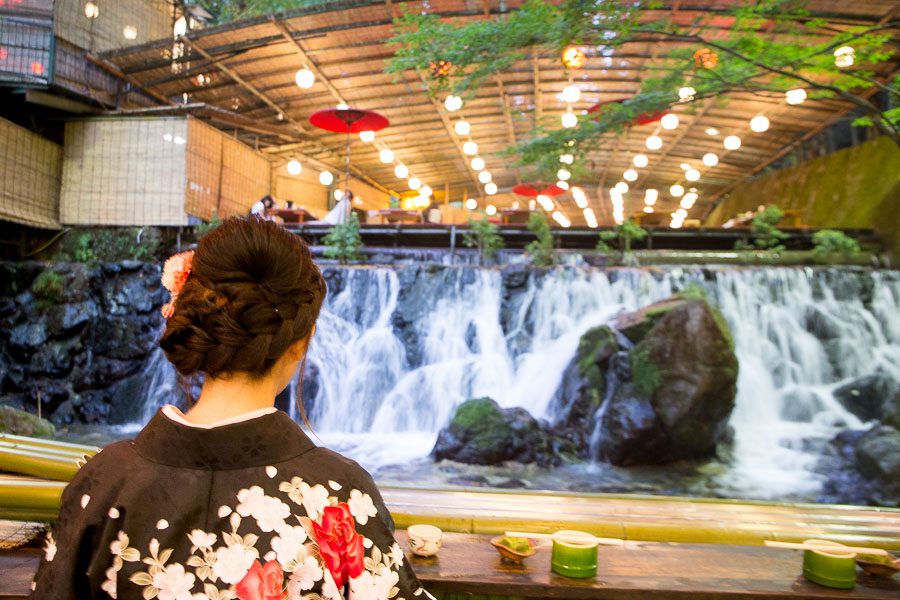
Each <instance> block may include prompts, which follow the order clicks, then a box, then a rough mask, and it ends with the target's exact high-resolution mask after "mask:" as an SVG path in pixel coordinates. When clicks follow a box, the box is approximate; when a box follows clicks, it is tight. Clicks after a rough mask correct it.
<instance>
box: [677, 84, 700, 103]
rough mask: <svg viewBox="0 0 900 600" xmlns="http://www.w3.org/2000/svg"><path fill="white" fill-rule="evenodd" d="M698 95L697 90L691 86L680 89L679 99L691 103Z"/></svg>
mask: <svg viewBox="0 0 900 600" xmlns="http://www.w3.org/2000/svg"><path fill="white" fill-rule="evenodd" d="M696 95H697V90H695V89H694V88H692V87H691V86H689V85H686V86H684V87H682V88H679V89H678V99H679V100H681V101H682V102H690V101H691V100H693V99H694V96H696Z"/></svg>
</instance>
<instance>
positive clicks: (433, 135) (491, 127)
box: [104, 0, 900, 224]
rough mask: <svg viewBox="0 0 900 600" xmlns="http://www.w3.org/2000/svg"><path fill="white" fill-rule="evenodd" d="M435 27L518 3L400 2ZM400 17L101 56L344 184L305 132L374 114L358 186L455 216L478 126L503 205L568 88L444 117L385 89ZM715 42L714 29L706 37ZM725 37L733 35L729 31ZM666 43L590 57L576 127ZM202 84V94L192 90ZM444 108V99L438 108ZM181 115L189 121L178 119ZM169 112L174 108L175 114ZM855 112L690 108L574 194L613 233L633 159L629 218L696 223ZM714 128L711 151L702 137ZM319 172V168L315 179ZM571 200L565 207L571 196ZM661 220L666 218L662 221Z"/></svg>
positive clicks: (701, 104)
mask: <svg viewBox="0 0 900 600" xmlns="http://www.w3.org/2000/svg"><path fill="white" fill-rule="evenodd" d="M732 3H733V0H712V1H709V0H706V1H704V2H703V3H693V2H690V0H673V1H667V2H664V5H665V8H664V9H663V10H660V11H658V14H657V15H656V16H658V17H660V18H662V17H665V18H669V19H671V20H673V21H676V22H679V23H682V24H684V25H689V24H690V23H692V22H693V20H694V19H695V17H697V16H698V14H699V13H701V12H703V13H708V12H715V11H720V10H722V8H723V7H726V6H727V5H729V4H732ZM423 4H424V5H425V8H424V9H425V10H429V11H431V12H437V13H439V14H442V15H446V16H448V17H458V18H463V19H481V18H486V17H487V16H496V15H497V14H500V13H502V12H505V11H508V10H511V9H515V8H516V7H517V6H519V5H521V0H507V1H504V0H483V1H479V0H432V1H431V2H425V3H422V2H409V3H406V4H405V6H407V7H408V10H423ZM898 4H900V3H898V2H896V1H895V0H861V1H856V0H854V1H853V2H846V1H842V0H813V1H812V2H809V4H808V7H809V8H810V9H811V10H812V12H813V14H814V15H815V16H821V17H823V18H826V19H827V20H828V21H829V23H830V24H831V27H833V28H837V29H841V28H847V27H850V26H854V25H866V24H875V23H886V22H888V21H889V20H890V19H892V18H894V16H895V15H896V14H897V13H898V12H900V11H898ZM400 10H401V6H400V5H399V3H393V2H391V0H387V1H355V2H333V3H329V4H328V5H327V7H318V8H314V9H300V10H295V11H291V12H288V13H285V14H279V15H277V16H273V17H259V18H254V19H250V20H246V21H241V22H236V23H231V24H227V25H223V26H219V27H215V28H210V29H206V30H202V31H196V32H191V33H190V34H189V36H188V38H187V39H185V41H184V49H183V50H184V58H183V59H180V60H179V61H177V62H176V63H175V66H173V60H172V51H173V41H172V40H171V39H168V40H160V41H157V42H153V43H149V44H144V45H142V46H137V47H131V48H128V49H123V50H119V51H114V52H110V53H107V54H105V55H104V57H105V58H106V59H108V60H109V61H110V62H112V63H114V64H115V65H116V66H117V67H118V68H119V69H121V70H122V71H123V72H124V73H125V74H127V75H128V76H130V77H131V78H132V81H134V82H135V83H137V84H139V85H140V86H141V87H142V88H143V90H144V91H145V92H146V93H148V94H150V95H152V96H153V97H154V98H155V99H156V100H157V101H159V102H160V105H161V106H165V105H169V106H168V108H165V109H164V110H166V111H177V110H188V111H190V112H193V113H194V114H196V115H197V116H200V117H201V118H205V119H207V120H209V121H211V122H212V123H214V124H215V125H217V126H218V127H220V128H224V129H225V130H226V131H231V130H233V131H234V132H235V133H236V135H238V136H239V137H241V139H243V140H244V141H245V142H248V143H250V144H251V145H258V147H259V148H261V149H265V150H267V151H269V152H272V153H273V154H276V155H278V156H281V157H283V158H284V159H285V160H286V159H288V158H293V157H297V158H300V159H301V161H302V160H303V157H306V158H307V159H308V160H311V161H312V164H313V165H318V166H319V167H320V168H321V167H325V166H327V167H330V168H331V169H332V170H333V171H335V172H338V171H340V170H341V169H342V166H343V156H344V144H345V138H344V136H343V135H341V134H334V133H328V132H325V131H321V130H319V129H317V128H315V127H313V126H312V125H310V124H309V122H308V118H309V116H310V115H311V114H313V113H314V112H316V111H319V110H323V109H327V108H333V107H335V106H336V105H337V104H338V103H339V102H346V103H347V104H349V105H350V106H352V107H355V108H363V109H369V110H375V111H378V112H379V113H381V114H383V115H385V116H386V117H388V118H389V119H390V121H391V125H390V127H388V128H387V129H385V130H383V131H381V132H379V133H378V134H377V140H376V143H374V144H371V143H370V144H365V143H363V142H361V141H359V138H358V137H356V136H354V138H353V151H352V156H353V165H354V174H355V175H356V176H357V177H359V178H360V179H363V180H365V181H367V182H369V183H372V184H375V185H377V186H378V187H380V188H382V189H387V190H392V191H396V192H404V191H406V190H407V186H406V182H405V181H404V180H400V179H398V178H397V177H396V176H395V175H394V165H395V164H396V163H397V162H402V163H403V164H405V165H407V166H408V167H409V169H410V174H411V175H415V176H416V177H419V178H420V179H421V180H422V181H423V182H424V183H427V184H428V185H430V186H431V187H432V188H433V189H434V191H435V195H436V197H437V198H438V199H443V193H444V190H445V189H446V188H445V186H447V187H449V190H450V198H451V200H460V199H462V198H463V197H467V196H474V197H479V196H482V195H483V192H482V190H483V187H482V185H481V184H480V183H478V181H477V174H476V173H475V172H474V171H473V170H472V169H471V168H470V167H469V166H468V163H469V159H470V158H471V157H466V156H464V155H463V153H462V149H461V145H462V142H463V141H464V140H463V139H461V138H460V137H459V136H457V135H456V134H455V133H454V131H453V128H452V123H453V122H454V121H456V120H457V119H458V118H459V117H464V118H465V119H466V120H468V121H469V122H470V123H471V125H472V133H471V138H472V139H473V140H474V141H475V142H477V143H478V146H479V155H480V156H482V157H483V158H484V159H485V161H486V163H487V169H488V170H489V171H490V172H491V173H492V175H493V181H494V182H495V183H496V184H497V185H498V186H499V189H500V194H499V195H498V196H497V198H496V199H497V202H496V203H497V204H499V205H500V206H503V205H506V204H507V203H508V202H509V201H510V200H511V198H512V196H511V195H509V194H504V192H508V191H509V190H510V188H511V187H512V186H513V185H515V184H516V183H517V182H518V181H520V180H521V178H522V177H523V174H522V172H521V171H519V170H518V169H517V168H515V166H514V165H512V164H511V162H510V161H509V159H506V158H503V157H502V156H500V153H501V151H502V150H504V149H505V148H506V147H508V146H509V145H510V143H512V142H514V141H517V140H519V141H521V140H523V139H527V138H528V136H529V135H531V131H532V128H533V127H534V124H535V121H536V119H537V120H540V119H547V122H548V123H553V124H554V125H557V126H558V123H559V117H560V115H561V114H562V112H563V111H564V110H565V103H564V102H563V101H562V100H561V99H560V98H559V97H558V94H559V92H560V91H561V90H562V88H563V87H564V86H565V85H566V84H567V81H566V75H565V73H564V71H563V68H562V65H561V63H560V61H559V57H558V56H557V55H556V54H555V53H549V52H547V53H544V54H541V55H538V56H536V57H534V58H533V59H532V60H528V61H523V62H521V63H518V64H516V65H514V66H513V67H512V68H511V69H509V70H508V71H506V72H505V73H503V75H502V77H499V78H496V79H494V80H493V81H492V83H491V84H489V85H485V86H483V87H481V88H480V89H479V90H477V92H476V93H475V95H474V97H472V98H467V100H466V104H465V106H464V108H463V110H462V111H459V112H456V113H447V112H446V110H444V108H443V104H442V102H440V101H436V100H432V99H431V98H430V97H429V96H428V95H427V94H426V92H425V85H424V83H423V81H422V80H421V79H420V78H419V76H418V75H417V74H416V73H413V72H407V73H404V74H402V75H400V76H394V75H388V74H385V73H384V67H385V65H386V63H387V61H389V59H390V58H391V56H392V53H393V49H392V47H391V46H390V45H388V44H387V43H386V41H387V40H388V39H389V38H390V37H391V36H392V35H393V26H392V19H393V18H394V17H395V16H397V15H398V14H399V11H400ZM714 26H715V24H714ZM721 26H723V27H726V26H727V22H723V23H722V25H721ZM675 43H676V42H635V43H629V44H626V45H624V46H622V47H621V48H619V49H617V50H616V52H615V54H614V55H612V56H609V57H604V56H596V57H591V58H589V60H588V63H587V65H586V68H584V69H582V70H580V71H577V72H576V83H579V84H580V87H581V88H582V97H581V100H580V101H579V102H578V103H577V104H576V106H575V108H576V110H578V111H580V110H583V109H587V108H588V107H590V106H592V105H593V104H596V103H597V102H602V101H605V100H612V99H617V98H622V97H628V96H630V95H633V94H635V93H636V92H637V90H638V87H639V85H640V81H641V78H642V77H644V76H645V75H646V73H647V72H648V69H647V67H649V66H651V65H652V64H653V62H654V61H655V60H659V59H658V58H657V57H658V56H659V55H660V54H661V53H663V52H664V51H665V49H666V48H667V47H671V46H672V44H675ZM307 62H309V63H311V64H312V65H313V67H314V70H315V71H317V72H316V82H315V84H314V85H313V86H312V88H310V89H301V88H299V87H298V86H297V85H296V84H295V82H294V74H295V72H296V71H297V70H298V69H300V68H302V67H303V66H304V65H305V64H306V63H307ZM880 67H881V72H880V73H878V75H880V76H885V75H889V74H890V73H891V72H892V71H893V70H894V69H895V68H896V63H885V64H882V65H880ZM198 76H202V78H203V79H204V80H205V81H204V83H203V84H202V85H201V84H200V83H198ZM442 99H443V98H441V99H439V100H442ZM185 102H187V103H189V107H187V108H178V105H180V104H184V103H185ZM173 105H174V106H173ZM850 108H851V106H850V105H849V104H847V103H845V102H842V101H836V100H808V101H807V102H805V103H804V104H802V105H799V106H790V105H787V104H786V103H785V102H784V101H783V98H782V97H780V96H779V97H765V96H761V95H758V94H751V93H749V92H746V93H741V92H737V93H732V94H730V95H729V100H728V102H727V103H719V102H714V101H711V100H710V101H703V100H701V101H697V102H694V103H690V104H689V105H685V104H678V105H676V106H674V107H673V111H674V112H675V113H677V114H679V116H680V118H681V124H680V125H679V127H678V128H677V129H675V130H673V131H666V130H662V129H661V128H659V127H658V125H659V124H658V123H653V124H650V125H643V126H634V127H632V128H631V129H630V130H628V131H626V132H625V133H623V134H621V135H618V136H616V135H612V134H610V135H609V137H608V139H607V140H606V141H605V142H604V144H603V145H602V147H601V149H600V150H598V151H596V152H594V153H593V154H592V155H591V156H589V157H588V159H587V160H588V165H589V167H590V170H591V176H590V178H589V179H586V180H584V181H578V182H575V183H577V184H578V185H580V186H582V187H583V188H584V189H585V190H586V191H587V192H588V196H589V198H590V202H591V205H592V206H593V207H594V208H595V210H596V211H597V214H598V217H600V221H601V223H604V222H606V223H608V222H609V216H610V211H609V208H608V204H609V202H608V197H607V196H606V193H605V189H606V188H608V187H610V186H612V185H614V184H615V183H616V182H617V181H619V180H620V178H621V176H622V172H623V171H624V170H625V169H627V168H629V167H630V166H631V158H632V157H633V156H634V154H636V153H638V152H643V153H645V154H648V155H649V156H650V158H651V165H650V168H648V169H641V170H640V171H639V172H640V177H639V179H638V180H637V181H635V182H633V183H632V184H631V188H632V190H638V192H639V194H641V195H640V196H639V195H638V194H631V193H629V194H628V196H629V197H632V198H637V202H638V204H639V203H640V197H642V190H643V189H645V188H657V189H659V190H660V192H661V193H660V210H665V211H668V209H669V208H671V209H672V210H674V208H677V201H673V200H672V199H671V198H669V196H668V194H666V193H664V191H665V190H667V189H668V188H669V186H671V185H672V184H673V183H676V182H679V183H682V184H683V185H685V187H688V186H690V185H694V186H696V187H697V188H698V190H699V193H700V200H699V201H698V202H697V205H696V207H695V208H694V209H692V210H691V218H698V217H702V216H703V215H704V214H706V213H707V212H708V211H709V209H710V208H711V206H712V205H713V203H714V202H715V201H716V200H717V199H718V198H719V197H721V196H722V194H723V193H725V192H727V191H728V190H730V189H732V188H733V187H734V186H736V185H738V184H739V183H740V182H741V181H743V180H744V179H746V178H747V177H748V176H751V175H753V174H755V173H757V172H759V171H760V170H762V169H763V168H765V167H766V166H767V165H769V164H770V163H772V162H773V161H774V160H776V159H777V158H779V157H780V156H783V155H784V154H786V153H787V152H788V151H790V150H791V149H792V148H793V147H795V146H796V145H797V143H798V142H800V141H802V140H805V139H808V138H809V137H811V136H812V135H814V134H815V133H817V132H818V131H821V130H822V129H823V128H824V127H825V126H827V125H828V124H829V123H831V122H833V121H834V120H836V119H838V118H840V117H841V116H842V115H844V114H845V113H846V112H847V111H848V110H850ZM760 113H762V114H765V115H767V116H768V117H769V119H770V121H771V128H770V129H769V131H768V132H766V133H764V134H752V133H751V132H750V130H749V125H748V123H749V120H750V119H751V118H752V117H753V116H755V115H757V114H760ZM710 127H713V128H716V129H718V130H719V131H720V135H718V136H715V137H713V136H710V135H707V134H706V133H705V130H706V129H707V128H710ZM651 133H657V134H658V135H660V136H661V137H662V138H663V141H664V145H663V148H662V150H660V151H657V152H648V151H647V150H646V148H645V147H644V140H645V138H646V137H647V136H648V135H650V134H651ZM732 133H736V134H739V135H740V136H741V138H742V139H743V140H744V144H743V145H742V146H741V148H740V149H739V150H737V151H732V152H728V151H726V150H725V149H724V148H723V147H722V139H723V137H724V136H726V135H730V134H732ZM384 146H386V147H388V148H390V149H391V150H392V151H393V152H394V154H395V162H394V163H391V164H384V163H382V162H381V161H380V160H379V157H378V154H379V149H380V148H382V147H384ZM706 152H715V153H716V154H718V155H719V157H720V162H719V164H718V165H717V166H715V167H714V168H704V167H703V166H702V164H701V162H700V158H701V157H702V156H703V154H704V153H706ZM685 162H687V163H689V164H691V165H692V166H696V167H697V168H700V169H701V171H702V172H703V177H702V178H701V180H700V181H699V182H697V183H695V184H689V183H686V182H685V181H684V180H683V170H682V168H681V166H680V165H681V163H685ZM313 168H315V166H314V167H313ZM565 198H568V196H566V197H565ZM563 205H564V206H568V207H570V211H569V212H570V214H569V216H570V218H571V219H572V221H573V223H576V224H578V223H583V222H584V221H583V219H582V218H581V214H580V213H581V211H580V210H578V209H576V208H575V206H574V204H573V203H571V202H568V203H563ZM669 205H671V206H669Z"/></svg>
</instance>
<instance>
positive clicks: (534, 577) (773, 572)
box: [0, 531, 900, 600]
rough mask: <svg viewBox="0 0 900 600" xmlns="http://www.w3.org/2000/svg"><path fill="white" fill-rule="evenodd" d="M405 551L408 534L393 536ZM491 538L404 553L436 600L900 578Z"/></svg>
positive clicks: (855, 593)
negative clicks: (832, 577) (578, 556)
mask: <svg viewBox="0 0 900 600" xmlns="http://www.w3.org/2000/svg"><path fill="white" fill-rule="evenodd" d="M395 537H396V538H397V541H398V543H399V544H400V545H401V547H402V548H404V550H407V549H408V544H407V538H406V533H405V532H404V531H398V532H397V533H396V534H395ZM489 539H490V538H489V537H488V536H480V535H467V534H454V533H445V534H444V539H443V548H442V549H441V551H440V552H439V553H438V555H437V556H435V557H431V558H420V557H417V556H411V555H409V554H407V560H408V561H410V563H411V565H412V567H413V569H414V570H415V572H416V575H417V576H418V577H419V580H420V581H421V582H422V585H423V586H424V587H425V589H427V590H428V591H429V592H430V593H431V594H434V595H435V596H436V597H437V598H438V599H446V600H452V599H455V598H478V599H481V598H484V599H488V598H496V599H497V600H502V599H510V600H511V599H512V598H565V599H573V600H574V599H582V598H584V599H588V598H590V599H602V598H617V599H632V598H641V599H646V600H663V599H669V598H678V599H681V598H690V599H691V600H749V599H753V600H763V599H776V598H777V599H782V600H783V599H790V598H804V599H813V600H818V599H829V598H845V599H847V600H869V599H871V600H888V599H891V600H893V599H895V598H897V597H898V596H900V582H897V581H896V580H893V579H885V578H879V577H872V576H868V575H864V574H861V573H860V574H859V576H858V581H857V584H856V587H855V588H854V589H852V590H832V589H829V588H826V587H822V586H819V585H817V584H814V583H810V582H808V581H806V580H805V579H804V578H803V576H802V575H801V571H802V567H801V555H800V553H799V552H792V551H785V550H776V549H773V548H765V547H759V546H756V547H752V546H721V545H718V546H711V545H705V544H667V543H663V544H660V543H653V542H629V543H626V544H625V545H624V546H622V547H601V548H600V554H599V557H598V561H597V562H598V568H597V576H596V577H595V578H590V579H569V578H566V577H561V576H559V575H556V574H554V573H552V572H551V571H550V546H549V544H548V543H546V542H544V543H542V544H540V545H539V547H538V548H539V549H538V553H537V554H536V555H535V556H532V557H531V558H528V559H526V560H525V562H524V564H523V565H521V566H514V565H508V564H505V563H503V562H501V560H500V557H499V555H498V554H497V552H496V551H495V550H494V548H493V547H492V546H491V545H490V544H489V543H488V540H489ZM39 552H40V551H39V550H37V549H31V550H14V551H6V552H2V553H0V572H2V573H3V574H4V577H3V578H2V579H0V600H12V599H14V598H26V597H28V594H29V593H30V592H31V582H32V580H33V578H34V573H35V571H36V569H37V565H38V561H39V558H40V554H39Z"/></svg>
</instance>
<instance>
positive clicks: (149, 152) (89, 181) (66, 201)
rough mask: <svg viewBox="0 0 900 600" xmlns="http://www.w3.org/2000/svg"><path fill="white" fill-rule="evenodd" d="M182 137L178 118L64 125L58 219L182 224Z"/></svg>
mask: <svg viewBox="0 0 900 600" xmlns="http://www.w3.org/2000/svg"><path fill="white" fill-rule="evenodd" d="M186 136H187V122H186V121H185V119H182V118H146V119H145V118H129V119H104V118H96V119H87V120H82V121H72V122H69V123H67V124H66V138H65V147H64V150H65V154H64V160H63V177H62V192H61V195H60V221H61V222H63V223H65V224H73V225H74V224H83V225H185V224H186V223H187V216H186V214H185V211H184V200H185V198H184V190H185V168H184V165H185V147H186V142H187V137H186Z"/></svg>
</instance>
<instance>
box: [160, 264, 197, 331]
mask: <svg viewBox="0 0 900 600" xmlns="http://www.w3.org/2000/svg"><path fill="white" fill-rule="evenodd" d="M193 262H194V251H193V250H188V251H186V252H179V253H178V254H175V255H174V256H170V257H169V258H168V260H166V264H165V266H163V273H162V284H163V286H165V288H166V289H167V290H169V293H171V294H172V297H171V298H170V299H169V301H168V302H167V303H166V304H164V305H163V307H162V315H163V316H164V317H165V318H167V319H168V318H170V317H171V316H172V315H173V314H175V299H176V298H178V294H180V293H181V290H182V289H184V284H185V283H186V282H187V280H188V277H190V275H191V266H192V265H193Z"/></svg>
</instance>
